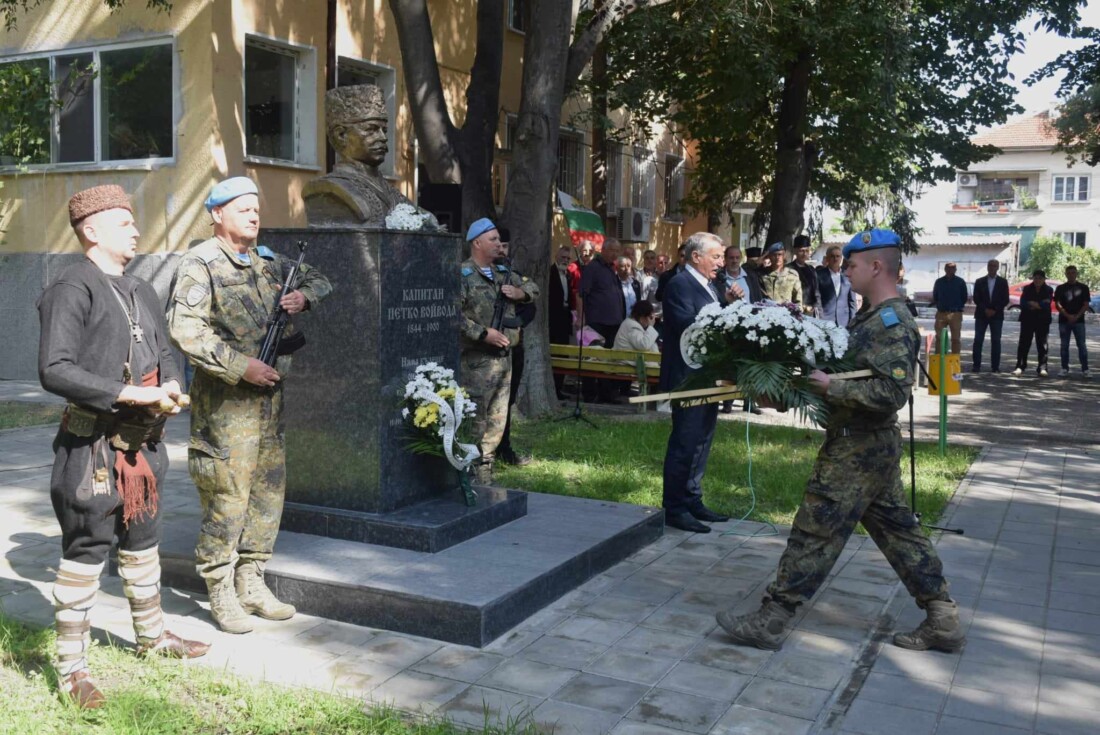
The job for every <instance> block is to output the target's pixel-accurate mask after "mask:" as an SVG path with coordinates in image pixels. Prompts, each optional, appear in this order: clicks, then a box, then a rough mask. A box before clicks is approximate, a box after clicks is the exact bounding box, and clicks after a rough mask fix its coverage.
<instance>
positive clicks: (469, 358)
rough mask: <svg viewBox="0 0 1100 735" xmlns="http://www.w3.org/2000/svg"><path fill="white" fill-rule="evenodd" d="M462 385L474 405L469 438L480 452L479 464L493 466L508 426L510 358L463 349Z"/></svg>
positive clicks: (510, 378) (510, 379) (510, 380)
mask: <svg viewBox="0 0 1100 735" xmlns="http://www.w3.org/2000/svg"><path fill="white" fill-rule="evenodd" d="M459 377H460V380H461V385H462V387H463V388H465V389H466V391H467V392H468V393H469V394H470V398H472V399H473V400H474V402H475V403H477V414H476V415H475V416H474V419H473V425H472V426H471V427H470V436H472V437H473V439H474V442H476V443H477V448H478V449H479V450H480V451H481V464H492V463H493V459H494V457H495V456H496V451H497V447H499V446H500V440H501V438H502V437H503V436H504V426H505V424H506V423H508V391H509V387H510V385H511V382H512V358H511V356H505V357H494V356H493V355H489V354H487V353H485V352H479V351H477V350H465V351H463V353H462V359H461V373H460V376H459Z"/></svg>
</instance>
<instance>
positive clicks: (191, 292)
mask: <svg viewBox="0 0 1100 735" xmlns="http://www.w3.org/2000/svg"><path fill="white" fill-rule="evenodd" d="M205 297H206V287H205V286H203V285H201V284H198V283H196V284H195V285H194V286H192V287H191V288H189V289H187V297H186V299H185V303H186V304H187V305H188V306H198V305H199V302H200V301H202V300H203V298H205Z"/></svg>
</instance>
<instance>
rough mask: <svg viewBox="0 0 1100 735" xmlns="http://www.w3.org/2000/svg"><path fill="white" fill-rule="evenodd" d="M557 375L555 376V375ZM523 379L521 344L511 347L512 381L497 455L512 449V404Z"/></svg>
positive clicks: (514, 403) (514, 402)
mask: <svg viewBox="0 0 1100 735" xmlns="http://www.w3.org/2000/svg"><path fill="white" fill-rule="evenodd" d="M555 377H557V376H555ZM522 380H523V345H522V344H518V345H515V346H514V347H513V348H512V383H511V385H510V386H509V387H508V418H507V419H505V421H504V436H503V437H501V439H500V446H498V447H497V455H498V456H499V455H500V454H503V453H505V452H511V451H512V406H514V405H516V396H517V395H519V384H520V382H521V381H522Z"/></svg>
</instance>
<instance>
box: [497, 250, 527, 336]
mask: <svg viewBox="0 0 1100 735" xmlns="http://www.w3.org/2000/svg"><path fill="white" fill-rule="evenodd" d="M493 263H494V264H500V265H503V266H504V267H505V268H507V269H508V270H507V271H505V274H504V279H503V280H502V281H501V283H500V285H499V286H498V287H497V299H496V301H495V302H493V321H492V323H491V324H490V325H489V326H491V327H492V328H493V329H495V330H497V331H498V332H501V331H504V330H505V329H519V328H520V327H522V326H523V322H521V321H520V319H519V317H516V316H508V317H506V316H504V313H505V312H506V311H507V310H508V301H509V299H508V297H507V296H505V295H504V287H505V286H506V285H510V284H509V283H508V282H509V281H511V280H512V261H511V260H509V259H508V258H497V259H496V260H494V261H493Z"/></svg>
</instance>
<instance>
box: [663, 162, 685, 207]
mask: <svg viewBox="0 0 1100 735" xmlns="http://www.w3.org/2000/svg"><path fill="white" fill-rule="evenodd" d="M685 165H686V161H685V159H684V158H683V157H682V156H677V155H676V154H675V153H666V154H665V176H664V186H665V200H664V202H663V204H664V209H665V211H664V215H663V217H664V219H666V220H668V221H669V222H677V223H681V224H682V223H683V221H684V213H683V210H682V209H680V206H681V205H682V203H683V201H684V166H685ZM670 186H671V187H672V191H669V187H670ZM674 198H675V203H676V209H675V210H674V209H673V208H672V204H673V199H674Z"/></svg>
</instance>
